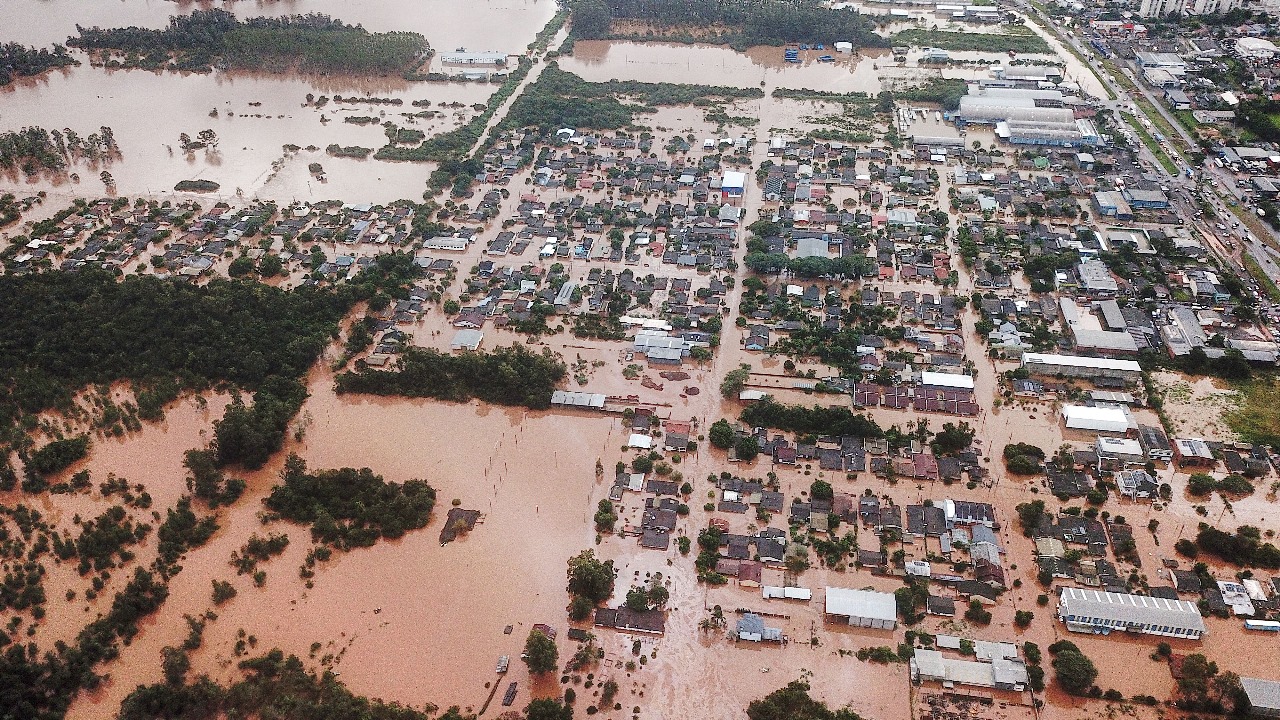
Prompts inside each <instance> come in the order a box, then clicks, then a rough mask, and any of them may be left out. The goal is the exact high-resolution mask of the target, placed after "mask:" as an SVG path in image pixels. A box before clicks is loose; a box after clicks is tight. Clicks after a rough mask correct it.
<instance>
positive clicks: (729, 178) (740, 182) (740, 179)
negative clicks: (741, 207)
mask: <svg viewBox="0 0 1280 720" xmlns="http://www.w3.org/2000/svg"><path fill="white" fill-rule="evenodd" d="M746 186H747V174H746V173H744V172H739V171H737V170H727V171H725V174H724V180H722V181H721V183H720V188H721V189H723V190H725V191H728V190H741V189H743V188H744V187H746Z"/></svg>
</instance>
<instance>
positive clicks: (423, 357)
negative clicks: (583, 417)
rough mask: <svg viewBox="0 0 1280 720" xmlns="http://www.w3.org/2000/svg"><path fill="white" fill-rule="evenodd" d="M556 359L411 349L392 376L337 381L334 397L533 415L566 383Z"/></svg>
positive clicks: (518, 348) (371, 374) (372, 373)
mask: <svg viewBox="0 0 1280 720" xmlns="http://www.w3.org/2000/svg"><path fill="white" fill-rule="evenodd" d="M566 372H567V371H566V368H565V365H564V363H563V362H562V361H561V360H560V358H559V356H557V355H555V354H553V353H552V352H551V351H550V350H547V349H544V350H543V352H542V353H541V354H539V353H535V352H533V351H532V350H529V349H528V348H525V347H524V346H522V345H512V346H510V347H505V348H498V349H496V350H494V351H492V352H487V353H486V352H477V353H466V354H463V355H452V354H449V353H443V352H440V351H438V350H434V349H430V348H427V349H422V348H410V349H408V350H406V351H405V353H404V355H403V356H401V358H400V361H399V365H398V366H397V368H396V370H395V371H392V372H387V371H382V370H361V371H356V372H347V373H343V374H342V375H339V376H338V379H337V389H338V392H339V393H367V394H370V395H399V396H403V397H429V398H437V399H440V400H451V401H454V402H467V401H469V400H471V399H472V398H476V399H479V400H483V401H484V402H489V403H494V404H495V405H523V406H524V407H527V408H532V409H535V410H540V409H544V408H547V407H550V405H551V393H552V392H553V391H554V390H555V389H556V386H557V385H558V384H559V383H560V381H561V380H563V379H564V378H565V375H566Z"/></svg>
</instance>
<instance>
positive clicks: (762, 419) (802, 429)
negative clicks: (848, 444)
mask: <svg viewBox="0 0 1280 720" xmlns="http://www.w3.org/2000/svg"><path fill="white" fill-rule="evenodd" d="M740 418H741V420H742V422H743V423H745V424H747V425H748V426H750V427H764V428H773V429H776V430H786V431H788V432H793V433H796V434H798V435H848V436H851V437H871V438H878V437H883V436H884V430H882V429H881V428H880V426H879V425H878V424H876V421H875V420H872V419H871V418H870V417H868V416H866V415H864V414H861V413H858V414H854V412H853V411H851V410H850V409H849V408H843V407H822V406H819V405H814V406H813V407H805V406H803V405H783V404H781V403H777V402H774V401H773V400H762V401H760V402H756V403H752V404H750V405H748V406H747V407H745V408H743V410H742V415H741V416H740Z"/></svg>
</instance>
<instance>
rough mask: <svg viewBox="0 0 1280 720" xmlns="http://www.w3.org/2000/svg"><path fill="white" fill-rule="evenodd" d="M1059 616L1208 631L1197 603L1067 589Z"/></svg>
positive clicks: (1060, 605) (1063, 590)
mask: <svg viewBox="0 0 1280 720" xmlns="http://www.w3.org/2000/svg"><path fill="white" fill-rule="evenodd" d="M1059 614H1060V615H1062V616H1066V615H1074V616H1076V617H1085V618H1100V619H1103V620H1114V621H1118V622H1122V623H1133V624H1143V625H1169V626H1172V627H1179V628H1186V629H1188V630H1195V631H1198V632H1200V633H1203V632H1205V626H1204V618H1202V617H1201V616H1200V610H1199V609H1198V608H1196V606H1195V604H1193V603H1190V602H1187V601H1185V600H1169V599H1166V598H1156V597H1149V596H1146V595H1128V594H1123V593H1109V592H1103V591H1101V590H1085V589H1082V588H1072V587H1067V588H1063V589H1062V597H1061V599H1060V600H1059Z"/></svg>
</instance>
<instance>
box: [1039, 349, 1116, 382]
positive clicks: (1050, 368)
mask: <svg viewBox="0 0 1280 720" xmlns="http://www.w3.org/2000/svg"><path fill="white" fill-rule="evenodd" d="M1022 367H1024V368H1026V369H1027V371H1028V372H1031V373H1034V374H1036V375H1061V376H1063V377H1081V378H1098V377H1104V378H1114V379H1116V380H1126V381H1136V380H1138V379H1139V378H1141V377H1142V366H1141V365H1139V364H1138V363H1136V362H1134V361H1133V360H1113V359H1111V358H1095V357H1083V356H1081V355H1053V354H1049V353H1030V352H1029V353H1022Z"/></svg>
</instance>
